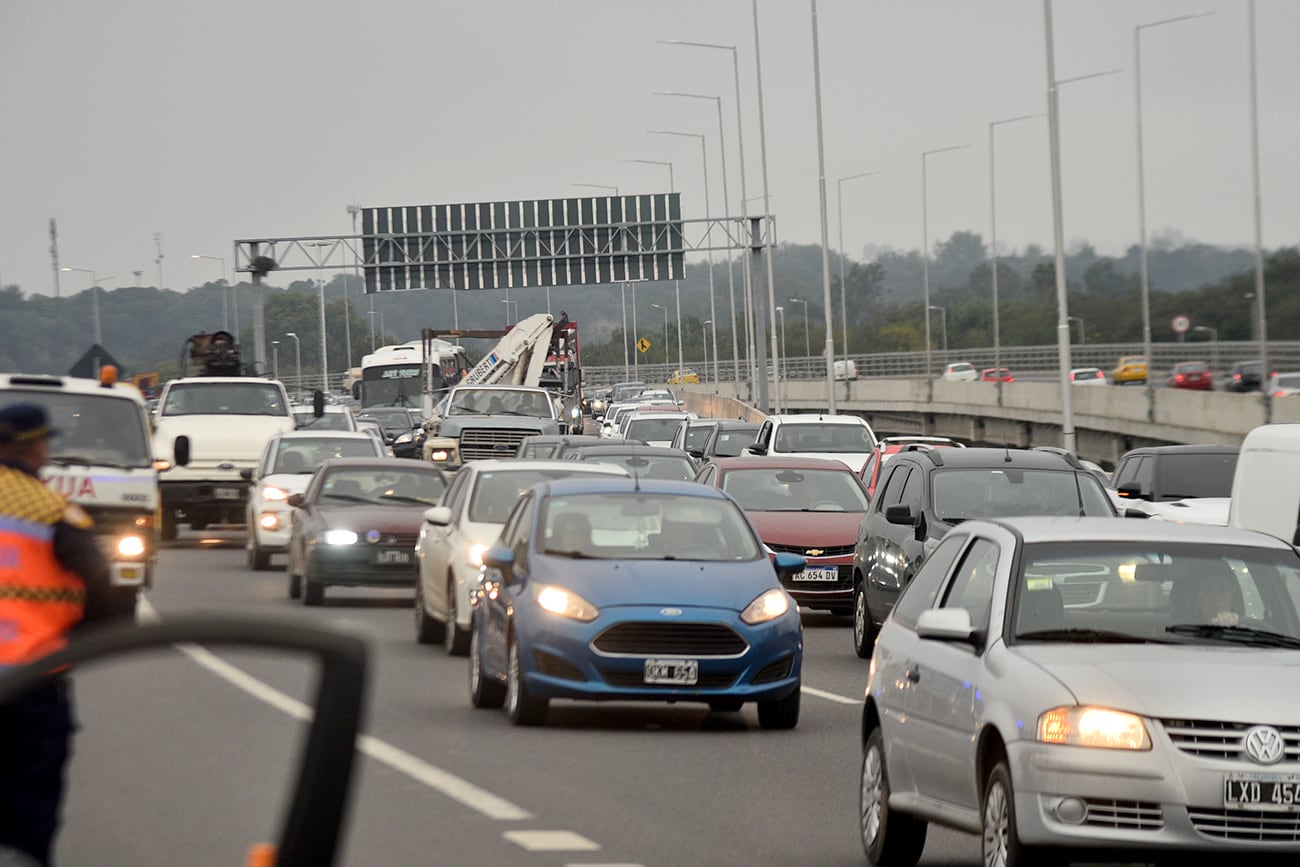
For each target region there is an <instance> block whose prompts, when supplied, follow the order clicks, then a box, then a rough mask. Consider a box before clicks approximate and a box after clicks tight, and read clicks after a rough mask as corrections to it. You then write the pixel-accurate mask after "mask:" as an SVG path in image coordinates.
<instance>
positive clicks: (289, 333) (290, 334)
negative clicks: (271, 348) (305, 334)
mask: <svg viewBox="0 0 1300 867" xmlns="http://www.w3.org/2000/svg"><path fill="white" fill-rule="evenodd" d="M284 336H285V337H292V338H294V339H297V337H298V335H297V334H294V333H293V332H292V331H286V332H285V333H284Z"/></svg>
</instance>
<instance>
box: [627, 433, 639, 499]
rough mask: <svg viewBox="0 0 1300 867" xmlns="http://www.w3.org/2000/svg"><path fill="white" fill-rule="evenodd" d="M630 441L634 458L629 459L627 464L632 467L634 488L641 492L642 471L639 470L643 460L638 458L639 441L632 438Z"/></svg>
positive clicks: (635, 490)
mask: <svg viewBox="0 0 1300 867" xmlns="http://www.w3.org/2000/svg"><path fill="white" fill-rule="evenodd" d="M630 443H631V446H632V460H630V461H628V462H627V465H628V466H629V467H631V469H632V490H633V491H634V492H636V493H638V494H639V493H641V473H640V472H639V467H640V464H641V461H639V460H638V459H637V455H636V444H637V441H636V440H631V441H630Z"/></svg>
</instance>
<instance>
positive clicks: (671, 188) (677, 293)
mask: <svg viewBox="0 0 1300 867" xmlns="http://www.w3.org/2000/svg"><path fill="white" fill-rule="evenodd" d="M624 162H629V163H645V164H647V165H652V166H667V167H668V192H670V193H675V192H677V184H676V182H675V181H674V180H673V164H672V163H671V162H670V161H668V160H638V159H627V160H624ZM673 297H674V298H675V299H676V302H677V369H678V370H685V369H686V367H685V362H684V361H683V358H682V281H681V280H674V281H673ZM667 315H668V313H667V311H665V312H664V316H665V317H667ZM667 352H668V334H667V332H665V333H664V353H665V354H667ZM664 360H665V361H667V359H666V358H665V359H664Z"/></svg>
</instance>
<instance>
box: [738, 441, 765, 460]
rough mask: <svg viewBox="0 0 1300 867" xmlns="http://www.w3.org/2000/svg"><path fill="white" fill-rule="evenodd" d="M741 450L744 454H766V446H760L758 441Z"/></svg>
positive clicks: (757, 455)
mask: <svg viewBox="0 0 1300 867" xmlns="http://www.w3.org/2000/svg"><path fill="white" fill-rule="evenodd" d="M741 451H742V452H744V453H745V454H748V455H754V456H755V457H760V458H761V457H763V456H764V455H766V454H767V448H766V447H764V446H760V445H759V444H758V443H754V444H753V445H752V446H745V447H744V448H743V449H741Z"/></svg>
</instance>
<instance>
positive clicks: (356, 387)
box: [352, 382, 361, 400]
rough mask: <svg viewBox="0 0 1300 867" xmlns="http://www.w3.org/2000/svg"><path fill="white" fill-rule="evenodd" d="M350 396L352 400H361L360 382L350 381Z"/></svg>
mask: <svg viewBox="0 0 1300 867" xmlns="http://www.w3.org/2000/svg"><path fill="white" fill-rule="evenodd" d="M352 397H353V399H354V400H361V383H359V382H354V383H352Z"/></svg>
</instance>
